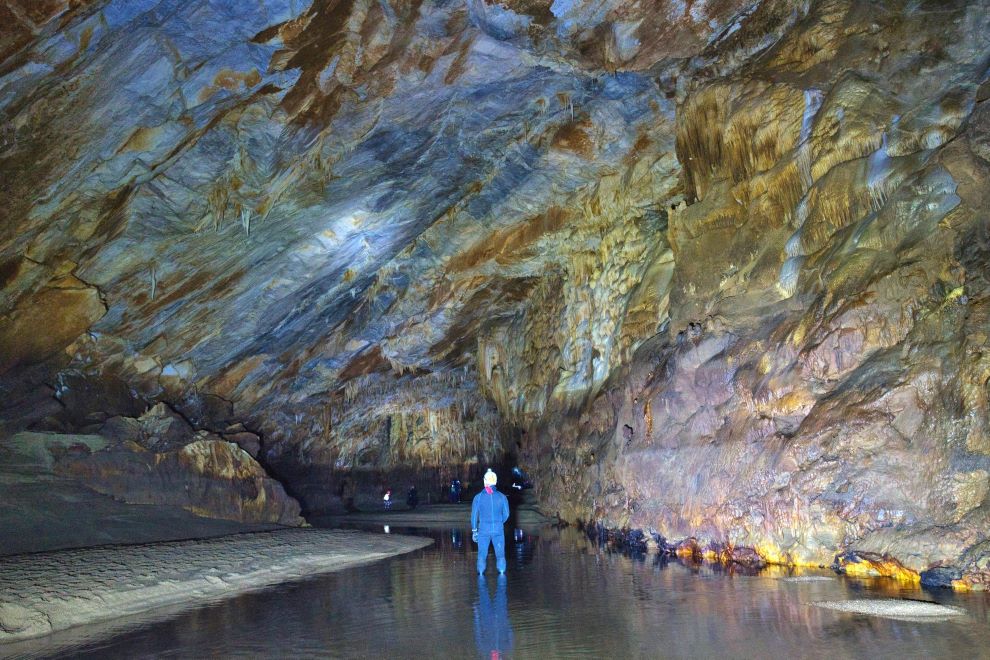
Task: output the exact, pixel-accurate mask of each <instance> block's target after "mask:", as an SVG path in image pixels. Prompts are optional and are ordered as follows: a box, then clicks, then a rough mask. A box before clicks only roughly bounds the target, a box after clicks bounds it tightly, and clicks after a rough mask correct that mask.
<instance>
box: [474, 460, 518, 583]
mask: <svg viewBox="0 0 990 660" xmlns="http://www.w3.org/2000/svg"><path fill="white" fill-rule="evenodd" d="M497 482H498V476H496V474H495V473H494V472H492V470H491V468H489V469H488V472H485V489H484V490H483V491H481V492H480V493H478V494H477V495H475V496H474V500H473V501H472V502H471V538H472V539H474V540H475V541H476V542H477V543H478V564H477V567H478V575H481V574H482V573H484V572H485V564H487V563H488V546H489V544H491V545H492V546H494V548H495V565H496V566H497V567H498V572H499V573H505V528H504V525H505V521H506V520H508V519H509V500H508V498H506V496H505V495H503V494H502V493H500V492H498V491H497V490H495V484H496V483H497Z"/></svg>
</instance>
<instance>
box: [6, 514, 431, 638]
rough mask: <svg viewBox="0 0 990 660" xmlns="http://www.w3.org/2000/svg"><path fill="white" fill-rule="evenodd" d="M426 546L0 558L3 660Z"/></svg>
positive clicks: (247, 545)
mask: <svg viewBox="0 0 990 660" xmlns="http://www.w3.org/2000/svg"><path fill="white" fill-rule="evenodd" d="M430 543H431V541H430V539H424V538H418V537H412V536H400V535H394V534H390V535H382V534H369V533H365V532H357V531H347V530H319V529H294V530H280V531H274V532H259V533H254V534H240V535H236V536H227V537H221V538H213V539H203V540H193V541H174V542H166V543H152V544H144V545H130V546H102V547H96V548H85V549H78V550H60V551H56V552H44V553H36V554H28V555H14V556H9V557H0V653H2V651H3V646H2V644H3V643H4V642H10V641H15V640H21V639H27V638H30V637H36V636H39V635H45V634H48V633H52V632H55V631H58V630H63V629H66V628H70V627H73V626H79V625H83V624H90V623H97V622H102V621H107V620H110V619H114V618H117V617H121V616H126V615H131V614H137V613H139V612H144V611H147V610H150V609H155V608H159V607H163V606H167V605H176V604H180V603H181V604H186V603H192V602H199V601H207V600H215V599H217V598H223V597H229V596H232V595H236V594H238V593H241V592H243V591H247V590H250V589H255V588H258V587H263V586H266V585H272V584H276V583H279V582H284V581H287V580H291V579H295V578H300V577H304V576H308V575H313V574H316V573H323V572H328V571H334V570H339V569H341V568H346V567H350V566H355V565H357V564H362V563H368V562H371V561H375V560H378V559H383V558H386V557H390V556H392V555H397V554H401V553H404V552H409V551H411V550H416V549H418V548H421V547H424V546H427V545H429V544H430Z"/></svg>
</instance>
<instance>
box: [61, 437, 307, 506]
mask: <svg viewBox="0 0 990 660" xmlns="http://www.w3.org/2000/svg"><path fill="white" fill-rule="evenodd" d="M56 473H57V474H60V475H63V476H72V477H76V478H78V479H80V480H81V481H82V482H83V483H84V484H86V485H87V486H88V487H90V488H92V489H93V490H95V491H97V492H100V493H104V494H106V495H112V496H113V497H114V498H116V499H119V500H121V501H124V502H128V503H130V504H167V505H170V506H179V507H182V508H183V509H186V510H187V511H190V512H192V513H195V514H197V515H200V516H204V517H207V518H221V519H226V520H236V521H238V522H243V523H278V524H281V525H299V524H301V523H302V519H301V518H300V517H299V504H298V502H296V501H295V500H293V499H292V498H290V497H289V496H287V495H286V494H285V490H284V489H283V488H282V485H281V484H280V483H278V482H277V481H275V480H273V479H272V478H271V477H269V476H268V474H267V473H266V472H265V470H264V469H263V468H262V467H261V466H260V465H259V464H258V463H257V461H255V460H254V459H252V458H251V456H250V455H249V454H248V453H247V452H245V451H244V450H242V449H240V448H239V447H238V446H237V445H235V444H234V443H232V442H224V441H223V440H217V439H210V438H204V439H199V440H195V441H193V442H190V443H189V444H187V445H185V446H184V447H182V448H180V449H175V450H173V451H166V452H154V451H149V450H147V449H145V448H143V447H141V446H140V445H138V444H135V443H132V442H125V443H123V444H121V445H117V446H115V447H112V448H110V449H107V450H103V451H100V452H96V453H93V454H87V455H82V456H73V455H72V454H69V455H66V456H65V457H63V458H62V459H61V460H60V461H59V462H58V463H57V464H56Z"/></svg>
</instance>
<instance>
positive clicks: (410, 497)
mask: <svg viewBox="0 0 990 660" xmlns="http://www.w3.org/2000/svg"><path fill="white" fill-rule="evenodd" d="M406 504H407V505H408V506H409V508H410V509H415V508H416V505H417V504H419V495H418V494H417V493H416V487H415V486H410V487H409V492H408V493H406Z"/></svg>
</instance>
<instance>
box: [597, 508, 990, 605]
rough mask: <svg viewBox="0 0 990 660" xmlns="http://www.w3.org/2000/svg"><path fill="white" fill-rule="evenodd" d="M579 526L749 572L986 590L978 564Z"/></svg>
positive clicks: (629, 545) (612, 541) (636, 545)
mask: <svg viewBox="0 0 990 660" xmlns="http://www.w3.org/2000/svg"><path fill="white" fill-rule="evenodd" d="M578 527H579V528H580V529H581V530H583V531H584V533H585V534H586V535H587V536H588V537H589V538H590V539H592V540H594V541H597V542H599V543H602V544H605V545H609V546H612V547H615V548H619V549H622V550H627V551H632V552H656V553H660V554H666V555H670V556H672V557H678V558H680V559H683V560H687V561H693V562H696V563H699V564H700V563H703V562H709V563H719V564H722V565H724V566H735V567H739V568H742V569H748V570H759V569H761V568H765V567H766V566H787V567H805V568H809V567H810V568H830V569H832V570H833V571H835V572H836V573H838V574H840V575H848V576H850V577H861V578H877V577H883V578H892V579H895V580H898V581H899V582H903V583H907V584H913V585H920V586H923V587H940V588H951V589H953V590H956V591H986V590H987V589H988V585H990V575H988V574H987V572H986V571H982V570H980V569H979V567H978V566H973V567H971V568H970V569H968V570H964V569H960V568H957V567H954V566H934V567H930V568H928V569H926V570H922V571H916V570H914V569H912V568H910V567H908V566H906V565H905V564H904V562H902V561H901V560H899V559H898V558H897V557H894V556H893V555H890V554H888V553H877V552H866V551H856V550H847V551H845V552H839V553H837V554H836V555H835V557H834V559H833V560H832V562H831V563H811V562H800V561H794V560H793V559H792V558H790V557H788V556H786V555H780V554H775V553H772V552H767V551H765V550H764V551H761V550H760V549H758V548H751V547H748V546H744V545H732V544H730V543H718V542H714V541H699V539H697V538H695V537H688V538H685V539H682V540H680V541H668V540H667V539H666V538H664V537H663V536H662V535H660V534H659V533H657V532H656V531H655V530H648V531H644V530H642V529H619V528H613V527H608V526H605V525H603V524H601V523H596V522H579V523H578Z"/></svg>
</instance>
